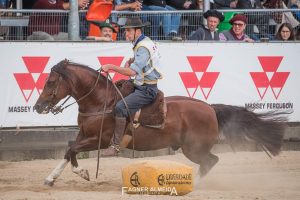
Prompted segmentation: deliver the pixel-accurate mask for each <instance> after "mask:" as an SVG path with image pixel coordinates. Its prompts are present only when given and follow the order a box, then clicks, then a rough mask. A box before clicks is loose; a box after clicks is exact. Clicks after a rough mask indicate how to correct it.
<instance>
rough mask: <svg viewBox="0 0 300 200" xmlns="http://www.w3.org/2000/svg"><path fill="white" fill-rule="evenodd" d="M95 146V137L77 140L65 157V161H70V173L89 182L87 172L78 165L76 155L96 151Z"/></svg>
mask: <svg viewBox="0 0 300 200" xmlns="http://www.w3.org/2000/svg"><path fill="white" fill-rule="evenodd" d="M97 146H98V138H97V137H92V138H85V139H82V140H77V141H76V143H75V144H74V145H73V146H72V147H71V148H70V149H69V150H68V152H67V153H66V155H65V159H68V160H71V165H72V171H73V172H74V173H75V174H77V175H79V176H80V177H81V178H83V179H85V180H87V181H89V180H90V176H89V172H88V170H87V169H84V168H82V167H81V166H79V165H78V162H77V159H76V155H77V154H78V153H79V152H83V151H92V150H95V149H97Z"/></svg>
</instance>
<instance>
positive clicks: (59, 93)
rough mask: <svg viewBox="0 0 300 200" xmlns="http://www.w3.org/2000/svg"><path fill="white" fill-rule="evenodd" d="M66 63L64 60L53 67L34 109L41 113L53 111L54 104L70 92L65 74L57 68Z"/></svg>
mask: <svg viewBox="0 0 300 200" xmlns="http://www.w3.org/2000/svg"><path fill="white" fill-rule="evenodd" d="M64 63H65V62H63V61H62V62H60V63H58V64H57V65H56V66H54V67H53V68H52V69H51V73H50V74H49V77H48V79H47V80H46V83H45V86H44V89H43V92H42V93H41V95H40V96H39V98H38V100H37V102H36V103H35V105H34V109H35V110H36V111H37V112H38V113H39V114H47V113H49V111H53V108H54V106H55V105H56V104H57V103H58V102H59V101H60V100H61V99H63V98H65V97H66V96H67V95H68V94H69V85H68V82H67V81H66V80H65V78H64V77H65V76H64V75H63V74H61V73H60V72H59V70H57V68H58V67H60V66H61V65H64Z"/></svg>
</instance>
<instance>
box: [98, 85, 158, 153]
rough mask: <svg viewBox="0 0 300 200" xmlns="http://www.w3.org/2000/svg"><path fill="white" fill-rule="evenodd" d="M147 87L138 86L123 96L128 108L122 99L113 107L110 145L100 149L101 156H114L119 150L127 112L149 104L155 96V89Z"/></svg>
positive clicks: (133, 111) (130, 112)
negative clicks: (113, 116) (113, 119)
mask: <svg viewBox="0 0 300 200" xmlns="http://www.w3.org/2000/svg"><path fill="white" fill-rule="evenodd" d="M153 90H154V91H153V92H152V90H151V89H147V88H146V87H144V86H139V87H138V88H136V89H135V91H134V92H133V93H131V94H130V95H128V96H127V97H125V98H124V100H125V101H126V104H127V106H128V109H129V113H128V110H127V108H126V106H125V103H124V101H123V100H120V101H119V102H118V103H117V104H116V107H115V129H114V134H113V137H112V139H111V145H110V146H109V147H108V148H107V149H104V150H102V156H116V155H118V153H119V151H120V143H121V141H122V137H123V134H124V131H125V128H126V118H127V117H128V116H129V114H132V113H135V112H136V111H138V110H139V109H140V108H141V107H143V106H144V105H148V104H150V103H151V102H152V101H153V99H154V98H155V97H156V94H157V91H156V89H153Z"/></svg>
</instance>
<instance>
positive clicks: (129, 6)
mask: <svg viewBox="0 0 300 200" xmlns="http://www.w3.org/2000/svg"><path fill="white" fill-rule="evenodd" d="M114 5H115V8H114V10H116V11H123V10H128V11H140V10H141V9H142V3H141V2H140V1H138V0H114Z"/></svg>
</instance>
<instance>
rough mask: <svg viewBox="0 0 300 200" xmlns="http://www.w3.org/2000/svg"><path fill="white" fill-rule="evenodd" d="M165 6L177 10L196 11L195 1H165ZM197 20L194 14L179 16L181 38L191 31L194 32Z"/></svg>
mask: <svg viewBox="0 0 300 200" xmlns="http://www.w3.org/2000/svg"><path fill="white" fill-rule="evenodd" d="M167 5H169V6H172V7H173V8H175V9H177V10H196V9H198V7H197V0H167ZM198 22H199V18H198V16H197V14H196V13H193V14H190V13H187V14H182V16H181V30H180V32H181V37H183V38H184V39H185V38H186V36H187V35H189V34H190V33H191V32H192V31H195V30H196V27H197V25H198Z"/></svg>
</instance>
